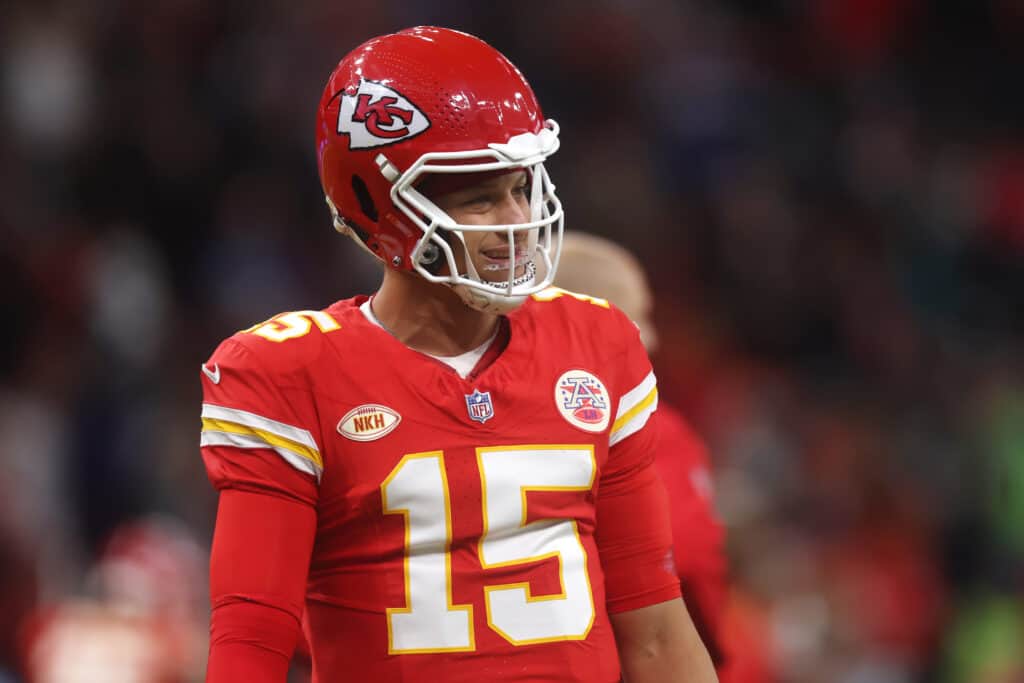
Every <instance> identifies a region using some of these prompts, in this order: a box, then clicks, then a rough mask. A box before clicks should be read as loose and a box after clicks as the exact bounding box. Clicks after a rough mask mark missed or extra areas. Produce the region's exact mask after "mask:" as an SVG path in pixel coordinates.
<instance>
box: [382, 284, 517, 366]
mask: <svg viewBox="0 0 1024 683" xmlns="http://www.w3.org/2000/svg"><path fill="white" fill-rule="evenodd" d="M373 313H374V315H376V316H377V319H378V320H379V321H380V323H381V325H383V326H384V328H385V329H386V330H387V331H388V332H390V333H391V334H392V335H393V336H394V337H395V338H396V339H398V341H400V342H402V343H403V344H405V345H406V346H408V347H409V348H411V349H415V350H416V351H421V352H423V353H429V354H432V355H435V356H457V355H459V354H461V353H465V352H466V351H471V350H472V349H475V348H477V347H478V346H480V345H481V344H483V343H484V342H485V341H487V339H488V338H489V337H490V336H491V335H493V334H494V330H495V327H496V326H497V324H498V317H499V316H497V315H496V314H494V313H482V312H480V311H477V310H475V309H472V308H470V307H469V306H467V305H466V304H465V303H464V302H463V301H462V299H460V298H459V295H458V294H456V293H455V292H454V291H452V290H451V289H450V288H449V287H447V286H445V285H442V284H437V283H433V282H427V281H426V280H424V279H423V278H421V277H420V276H418V275H415V274H413V273H407V272H404V271H397V270H392V269H390V268H389V269H387V270H385V271H384V282H383V283H382V284H381V286H380V289H379V290H378V291H377V294H376V295H374V297H373Z"/></svg>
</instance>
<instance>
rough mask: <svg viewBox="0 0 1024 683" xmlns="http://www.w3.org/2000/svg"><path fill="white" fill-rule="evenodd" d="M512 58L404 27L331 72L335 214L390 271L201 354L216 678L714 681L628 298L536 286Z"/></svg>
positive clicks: (542, 180) (540, 151)
mask: <svg viewBox="0 0 1024 683" xmlns="http://www.w3.org/2000/svg"><path fill="white" fill-rule="evenodd" d="M558 144H559V143H558V126H557V125H556V124H555V122H554V121H551V120H549V119H545V118H544V116H543V114H542V113H541V109H540V107H539V106H538V104H537V101H536V98H535V97H534V94H533V92H532V91H531V89H530V87H529V85H528V84H527V83H526V81H525V80H524V78H523V76H522V74H520V72H519V71H518V70H517V69H516V68H515V67H514V66H513V65H512V64H511V63H509V62H508V60H506V59H505V57H504V56H502V55H501V54H500V53H499V52H497V51H496V50H494V49H493V48H492V47H490V46H489V45H487V44H486V43H484V42H482V41H480V40H478V39H476V38H474V37H472V36H469V35H466V34H463V33H459V32H456V31H451V30H446V29H441V28H433V27H418V28H413V29H408V30H405V31H401V32H399V33H396V34H391V35H386V36H381V37H378V38H375V39H372V40H370V41H369V42H367V43H365V44H363V45H362V46H360V47H358V48H356V49H355V50H354V51H353V52H351V53H350V54H348V55H347V56H346V57H345V58H344V59H342V60H341V62H340V63H339V64H338V66H337V68H336V69H335V70H334V72H333V73H332V75H331V76H330V78H329V80H328V82H327V86H326V88H325V90H324V93H323V97H322V99H321V102H320V106H319V110H318V115H317V158H318V162H319V169H320V177H321V181H322V184H323V189H324V192H325V194H326V198H327V204H328V207H329V210H330V212H331V214H332V217H333V222H334V227H335V228H336V229H337V230H338V231H339V232H341V233H343V234H346V235H348V236H350V237H352V238H353V239H354V240H355V241H356V243H357V244H359V245H360V246H361V247H363V248H364V249H366V250H367V251H369V252H370V253H372V254H373V255H374V256H376V257H377V258H378V259H380V260H381V261H382V262H383V264H384V266H385V269H384V276H383V282H382V284H381V286H380V288H379V289H378V290H377V292H376V293H375V294H374V295H373V296H372V297H367V296H357V297H355V298H352V299H347V300H344V301H339V302H337V303H335V304H333V305H331V306H329V307H327V308H326V309H324V310H315V311H314V310H304V311H294V312H289V313H283V314H280V315H277V316H275V317H274V318H272V319H270V320H268V321H266V322H263V323H259V324H256V325H253V326H252V327H250V328H249V329H247V330H244V331H242V332H240V333H238V334H236V335H234V336H233V337H231V338H230V339H228V340H226V341H225V342H223V343H222V344H221V345H220V346H219V347H218V348H217V350H216V351H215V352H214V354H213V356H212V357H211V358H210V359H209V360H208V361H207V362H206V363H205V364H203V366H202V377H201V380H202V382H203V390H204V402H203V407H202V436H201V448H202V454H203V458H204V461H205V463H206V467H207V471H208V474H209V477H210V479H211V481H212V482H213V484H214V486H215V487H216V488H217V489H218V490H219V491H220V503H219V508H218V512H217V523H216V531H215V534H214V540H213V551H212V557H211V594H212V595H211V600H212V608H213V611H212V616H211V636H210V638H211V640H210V659H209V664H208V671H207V681H210V682H212V683H227V682H232V683H234V682H236V681H246V683H262V682H264V681H266V682H271V681H273V682H274V683H282V682H283V681H284V680H285V677H286V672H287V669H288V663H289V658H290V657H291V654H292V651H293V648H294V647H295V643H296V641H297V640H298V638H299V635H300V621H301V622H302V626H303V629H304V631H305V635H306V637H307V639H308V641H309V649H310V652H311V656H312V662H313V675H314V680H319V681H324V682H327V681H330V682H332V683H333V682H334V681H345V680H352V681H375V682H379V683H388V682H392V681H394V682H398V681H523V682H525V681H551V682H562V681H564V682H567V683H568V682H570V681H580V682H582V681H586V682H587V683H612V682H614V681H618V680H620V676H625V678H626V679H627V680H628V681H630V683H645V682H654V681H658V682H659V683H661V682H665V681H688V682H697V683H704V682H706V681H713V680H715V674H714V670H713V668H712V666H711V662H710V660H709V658H708V655H707V651H706V650H705V648H704V646H703V645H702V643H701V641H700V638H699V636H698V635H697V633H696V630H695V629H694V626H693V623H692V622H691V620H690V617H689V615H688V613H687V611H686V608H685V606H684V604H683V602H682V600H681V599H680V593H679V585H678V579H677V577H676V575H675V572H674V567H673V565H672V562H671V543H672V539H671V527H670V525H669V522H668V514H667V506H666V496H665V491H664V488H663V487H662V486H661V483H660V480H659V479H658V478H657V475H656V472H655V469H654V465H653V456H654V451H655V446H656V444H655V434H654V431H653V430H652V429H650V428H649V427H648V421H649V418H650V416H651V415H652V413H653V412H654V410H655V408H656V406H657V388H656V383H655V378H654V374H653V372H652V370H651V366H650V363H649V361H648V358H647V355H646V353H645V351H644V348H643V345H642V344H641V343H640V339H639V337H638V335H637V332H636V328H635V327H634V326H633V324H632V323H631V322H630V321H629V319H628V318H627V317H626V316H625V315H623V314H622V313H621V312H619V311H618V310H617V309H615V308H614V307H612V306H610V305H609V304H608V303H607V302H606V301H601V300H597V299H588V298H586V297H576V296H566V295H565V294H564V293H563V292H562V291H561V290H558V289H553V288H551V287H550V284H551V282H552V279H553V277H554V274H555V270H556V267H557V262H558V254H559V248H560V244H561V235H562V224H563V214H562V207H561V205H560V203H559V201H558V198H557V196H556V195H555V192H554V186H553V185H552V183H551V181H550V179H549V177H548V174H547V172H546V170H545V167H544V161H545V160H546V159H547V158H548V157H550V156H551V155H552V154H553V153H554V152H555V151H556V150H557V149H558Z"/></svg>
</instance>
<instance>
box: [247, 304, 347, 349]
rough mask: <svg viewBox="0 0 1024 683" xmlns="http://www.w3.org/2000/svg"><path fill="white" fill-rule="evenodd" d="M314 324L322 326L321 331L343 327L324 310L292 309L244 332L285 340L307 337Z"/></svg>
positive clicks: (274, 339) (272, 339)
mask: <svg viewBox="0 0 1024 683" xmlns="http://www.w3.org/2000/svg"><path fill="white" fill-rule="evenodd" d="M314 324H315V325H316V326H317V327H318V328H320V331H321V332H333V331H334V330H340V329H341V325H339V324H338V321H336V320H335V319H334V318H332V317H331V316H330V315H329V314H327V313H324V312H323V311H292V312H291V313H282V314H281V315H277V316H274V317H273V318H271V319H270V320H267V321H266V322H262V323H256V324H255V325H253V326H252V327H250V328H249V329H247V330H242V332H244V333H246V334H255V335H256V336H257V337H263V338H264V339H266V340H267V341H272V342H283V341H287V340H289V339H297V338H298V337H305V336H306V335H307V334H309V331H310V330H311V329H313V325H314Z"/></svg>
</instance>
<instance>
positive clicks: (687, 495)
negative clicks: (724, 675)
mask: <svg viewBox="0 0 1024 683" xmlns="http://www.w3.org/2000/svg"><path fill="white" fill-rule="evenodd" d="M652 425H653V426H657V429H658V442H657V444H658V446H657V452H656V456H655V462H656V464H657V468H658V473H659V474H660V475H661V478H662V481H664V482H665V488H666V489H667V490H668V495H669V500H670V503H669V509H670V511H671V516H672V536H673V539H674V543H675V559H676V571H677V572H678V573H679V582H680V584H681V585H682V590H683V597H684V598H685V600H686V604H687V607H688V608H689V611H690V616H691V617H692V618H693V622H694V624H695V625H696V627H697V630H698V632H699V633H700V635H701V638H702V639H703V641H704V645H705V646H706V647H707V649H708V653H709V654H710V655H711V659H712V661H714V663H715V666H716V667H718V668H719V672H721V665H722V663H723V662H724V660H725V653H724V648H723V643H722V641H723V638H722V633H721V628H720V623H721V619H722V615H723V614H724V611H725V606H726V597H727V593H728V590H727V586H726V558H725V547H724V545H725V530H724V529H723V527H722V525H721V524H720V523H719V521H718V518H717V516H716V514H715V508H714V500H713V496H712V494H713V491H712V486H713V484H712V479H711V470H710V463H709V460H708V454H707V449H706V448H705V446H704V443H703V442H702V441H701V439H700V437H699V436H697V434H695V433H694V432H693V430H692V429H691V428H690V426H689V425H688V424H687V423H686V420H685V419H684V418H683V416H682V415H680V414H679V412H678V411H676V410H675V409H674V408H672V407H671V406H669V405H666V404H662V405H661V406H660V407H659V408H658V413H657V415H656V416H655V419H654V421H653V422H652Z"/></svg>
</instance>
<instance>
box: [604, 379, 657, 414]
mask: <svg viewBox="0 0 1024 683" xmlns="http://www.w3.org/2000/svg"><path fill="white" fill-rule="evenodd" d="M657 384H658V380H657V379H656V378H655V377H654V371H653V370H652V371H651V372H649V373H647V376H646V377H644V378H643V380H642V381H641V382H640V384H638V385H636V386H635V387H633V388H632V389H630V390H629V391H627V392H626V393H624V394H623V395H622V398H620V399H619V410H618V412H617V413H615V419H616V420H618V419H619V418H621V417H622V416H623V415H625V414H626V413H628V412H629V411H631V410H633V408H636V407H637V406H638V405H640V403H641V402H643V400H644V399H645V398H647V396H648V394H650V393H651V389H653V388H654V387H655V386H657ZM613 422H614V420H613Z"/></svg>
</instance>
